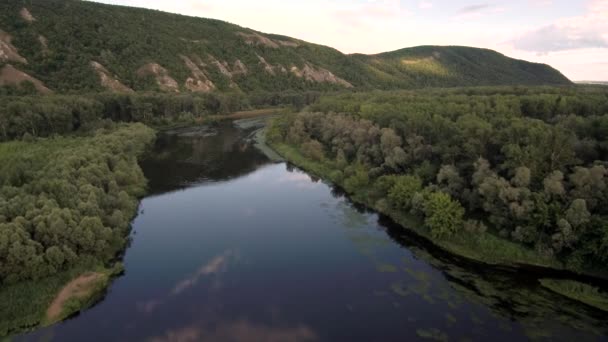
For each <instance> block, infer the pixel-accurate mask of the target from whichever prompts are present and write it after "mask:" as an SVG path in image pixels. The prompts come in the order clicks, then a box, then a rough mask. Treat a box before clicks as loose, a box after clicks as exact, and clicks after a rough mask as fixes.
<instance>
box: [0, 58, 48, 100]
mask: <svg viewBox="0 0 608 342" xmlns="http://www.w3.org/2000/svg"><path fill="white" fill-rule="evenodd" d="M23 82H31V83H32V84H33V85H34V87H35V88H36V90H37V91H38V92H39V93H41V94H51V93H52V92H53V91H52V90H50V89H49V88H47V87H46V86H45V85H44V83H42V82H41V81H40V80H38V79H36V78H34V77H32V76H30V75H28V74H26V73H24V72H23V71H21V70H18V69H17V68H15V67H14V66H12V65H10V64H7V65H5V66H4V67H3V68H2V70H0V86H4V85H14V86H20V85H21V84H22V83H23Z"/></svg>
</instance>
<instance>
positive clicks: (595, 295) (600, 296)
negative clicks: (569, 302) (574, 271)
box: [540, 279, 608, 312]
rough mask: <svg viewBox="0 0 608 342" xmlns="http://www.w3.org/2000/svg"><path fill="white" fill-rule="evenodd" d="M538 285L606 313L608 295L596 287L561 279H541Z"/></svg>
mask: <svg viewBox="0 0 608 342" xmlns="http://www.w3.org/2000/svg"><path fill="white" fill-rule="evenodd" d="M540 283H541V285H542V286H544V287H546V288H548V289H549V290H551V291H553V292H556V293H559V294H561V295H563V296H566V297H568V298H570V299H574V300H577V301H579V302H583V303H585V304H587V305H589V306H592V307H594V308H596V309H600V310H602V311H606V312H608V293H607V292H602V291H600V289H598V288H596V287H593V286H590V285H587V284H583V283H580V282H577V281H573V280H563V279H541V280H540Z"/></svg>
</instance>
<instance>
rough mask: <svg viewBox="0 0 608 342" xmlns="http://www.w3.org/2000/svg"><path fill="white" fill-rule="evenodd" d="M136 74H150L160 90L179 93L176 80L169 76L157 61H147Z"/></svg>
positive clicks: (142, 75)
mask: <svg viewBox="0 0 608 342" xmlns="http://www.w3.org/2000/svg"><path fill="white" fill-rule="evenodd" d="M137 75H138V76H140V77H145V76H150V75H152V76H154V78H155V79H156V83H157V84H158V86H159V87H160V89H161V90H162V91H167V92H174V93H179V84H178V83H177V81H176V80H174V79H173V78H171V76H169V72H168V71H167V69H165V68H163V67H162V66H160V65H159V64H158V63H148V64H146V65H144V66H142V67H141V68H139V70H137Z"/></svg>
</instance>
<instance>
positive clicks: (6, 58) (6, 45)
mask: <svg viewBox="0 0 608 342" xmlns="http://www.w3.org/2000/svg"><path fill="white" fill-rule="evenodd" d="M12 40H13V38H12V37H11V35H10V34H8V33H6V32H4V31H2V30H0V62H18V63H23V64H27V60H26V59H25V58H23V57H22V56H21V55H20V54H19V51H18V50H17V48H16V47H15V46H14V45H13V44H12Z"/></svg>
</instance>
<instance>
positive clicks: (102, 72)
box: [91, 61, 133, 93]
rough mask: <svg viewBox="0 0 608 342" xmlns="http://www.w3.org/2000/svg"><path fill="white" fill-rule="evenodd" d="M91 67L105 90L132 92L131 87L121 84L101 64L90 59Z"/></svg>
mask: <svg viewBox="0 0 608 342" xmlns="http://www.w3.org/2000/svg"><path fill="white" fill-rule="evenodd" d="M91 67H92V68H93V70H95V71H96V72H97V75H98V76H99V80H100V82H101V86H102V87H104V88H106V89H107V90H110V91H113V92H117V93H132V92H133V89H131V88H129V87H127V86H126V85H124V84H122V83H121V82H120V81H119V80H118V79H117V77H116V75H113V74H112V73H111V72H110V71H108V69H106V68H105V67H104V66H103V65H101V64H99V63H97V62H95V61H91Z"/></svg>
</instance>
